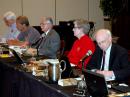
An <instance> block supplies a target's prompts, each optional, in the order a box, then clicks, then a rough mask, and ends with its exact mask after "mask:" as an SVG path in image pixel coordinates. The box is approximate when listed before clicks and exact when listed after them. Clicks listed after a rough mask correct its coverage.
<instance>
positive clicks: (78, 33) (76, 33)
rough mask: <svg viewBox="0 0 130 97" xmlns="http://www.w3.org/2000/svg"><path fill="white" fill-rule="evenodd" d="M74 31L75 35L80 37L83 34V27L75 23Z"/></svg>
mask: <svg viewBox="0 0 130 97" xmlns="http://www.w3.org/2000/svg"><path fill="white" fill-rule="evenodd" d="M73 31H74V36H76V37H79V36H80V34H81V27H79V26H78V25H77V24H75V25H74V28H73Z"/></svg>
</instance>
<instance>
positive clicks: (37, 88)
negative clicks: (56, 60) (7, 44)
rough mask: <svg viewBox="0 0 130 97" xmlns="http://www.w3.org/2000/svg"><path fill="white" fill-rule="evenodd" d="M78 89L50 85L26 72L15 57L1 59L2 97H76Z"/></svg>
mask: <svg viewBox="0 0 130 97" xmlns="http://www.w3.org/2000/svg"><path fill="white" fill-rule="evenodd" d="M76 87H77V86H66V87H62V86H60V85H58V84H52V83H48V82H47V81H46V80H45V79H44V78H43V77H42V76H33V75H32V74H31V73H28V72H25V70H24V69H23V68H22V66H21V65H19V64H18V62H17V60H16V59H15V58H14V57H9V58H0V97H75V96H73V93H74V92H75V89H76Z"/></svg>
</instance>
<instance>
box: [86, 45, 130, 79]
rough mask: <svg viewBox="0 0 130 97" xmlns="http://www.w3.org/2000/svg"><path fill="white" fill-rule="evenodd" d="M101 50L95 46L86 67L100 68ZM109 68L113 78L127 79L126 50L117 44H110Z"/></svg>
mask: <svg viewBox="0 0 130 97" xmlns="http://www.w3.org/2000/svg"><path fill="white" fill-rule="evenodd" d="M102 53H103V51H102V50H101V49H100V48H99V47H98V46H97V48H96V51H95V53H94V54H93V56H92V58H91V60H90V61H89V63H88V65H87V69H100V67H101V60H102ZM109 70H113V71H114V74H115V77H116V79H115V80H127V78H128V77H130V65H129V62H128V52H127V50H126V49H124V48H122V47H120V46H119V45H117V44H114V43H113V44H112V47H111V51H110V60H109Z"/></svg>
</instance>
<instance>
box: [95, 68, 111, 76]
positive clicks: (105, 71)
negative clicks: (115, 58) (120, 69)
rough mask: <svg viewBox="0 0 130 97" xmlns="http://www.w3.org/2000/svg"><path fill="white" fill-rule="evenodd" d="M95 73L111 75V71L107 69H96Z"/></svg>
mask: <svg viewBox="0 0 130 97" xmlns="http://www.w3.org/2000/svg"><path fill="white" fill-rule="evenodd" d="M96 73H99V74H102V75H104V76H105V77H112V76H113V71H108V70H104V71H101V70H97V71H96Z"/></svg>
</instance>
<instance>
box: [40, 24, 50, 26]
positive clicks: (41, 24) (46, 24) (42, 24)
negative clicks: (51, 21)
mask: <svg viewBox="0 0 130 97" xmlns="http://www.w3.org/2000/svg"><path fill="white" fill-rule="evenodd" d="M47 24H48V23H40V25H41V26H44V25H47Z"/></svg>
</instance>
